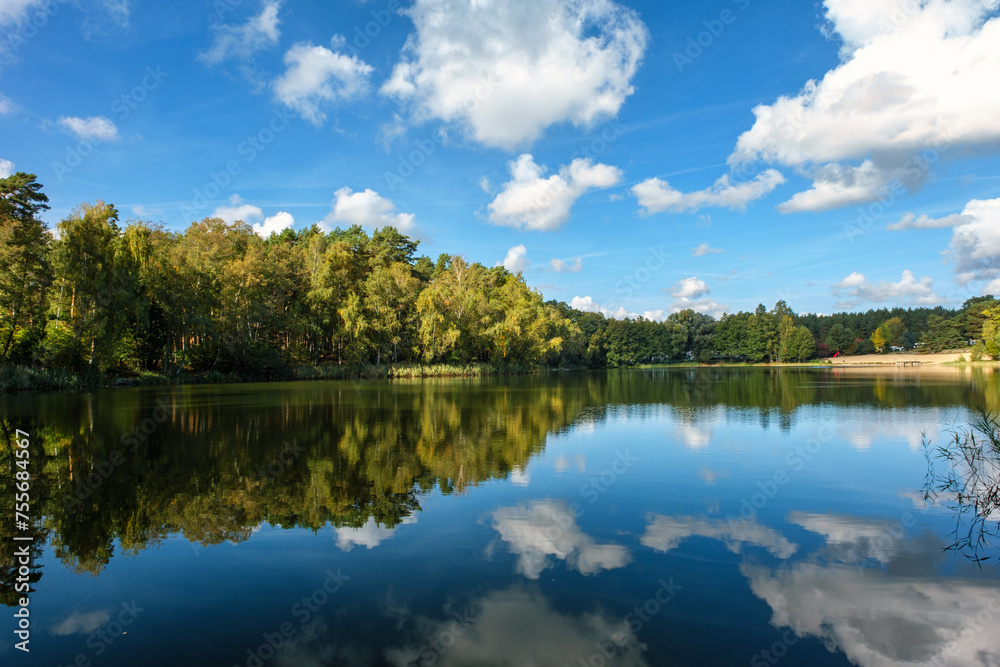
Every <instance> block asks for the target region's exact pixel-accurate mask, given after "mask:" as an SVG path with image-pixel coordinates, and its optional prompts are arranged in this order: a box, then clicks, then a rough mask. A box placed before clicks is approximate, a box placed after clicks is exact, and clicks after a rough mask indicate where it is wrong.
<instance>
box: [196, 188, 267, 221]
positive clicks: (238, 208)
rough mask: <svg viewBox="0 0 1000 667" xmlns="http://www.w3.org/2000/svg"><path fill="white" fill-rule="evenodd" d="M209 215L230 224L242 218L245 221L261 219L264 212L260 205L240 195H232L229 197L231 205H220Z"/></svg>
mask: <svg viewBox="0 0 1000 667" xmlns="http://www.w3.org/2000/svg"><path fill="white" fill-rule="evenodd" d="M209 217H211V218H219V219H220V220H223V221H225V222H228V223H229V224H233V223H234V222H236V221H238V220H242V221H243V222H254V221H255V220H260V219H261V218H262V217H264V212H263V211H262V210H260V207H259V206H254V205H252V204H247V203H246V202H244V201H243V200H242V199H241V198H240V196H239V195H232V196H231V197H230V198H229V206H220V207H218V208H217V209H215V210H214V211H212V215H211V216H209Z"/></svg>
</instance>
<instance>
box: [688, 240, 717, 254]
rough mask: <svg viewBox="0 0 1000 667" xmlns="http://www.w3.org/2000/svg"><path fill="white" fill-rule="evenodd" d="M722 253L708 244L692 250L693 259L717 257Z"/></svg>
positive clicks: (702, 244)
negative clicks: (709, 256)
mask: <svg viewBox="0 0 1000 667" xmlns="http://www.w3.org/2000/svg"><path fill="white" fill-rule="evenodd" d="M721 252H722V250H721V249H720V248H713V247H712V246H710V245H708V244H707V243H701V244H699V245H698V246H697V247H695V248H691V256H692V257H702V256H704V255H717V254H719V253H721Z"/></svg>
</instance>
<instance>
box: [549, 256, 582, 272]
mask: <svg viewBox="0 0 1000 667" xmlns="http://www.w3.org/2000/svg"><path fill="white" fill-rule="evenodd" d="M549 265H550V266H551V267H552V270H553V271H555V272H556V273H579V272H580V271H582V270H583V260H582V259H580V258H579V257H574V258H573V259H558V258H553V259H552V261H551V262H550V263H549Z"/></svg>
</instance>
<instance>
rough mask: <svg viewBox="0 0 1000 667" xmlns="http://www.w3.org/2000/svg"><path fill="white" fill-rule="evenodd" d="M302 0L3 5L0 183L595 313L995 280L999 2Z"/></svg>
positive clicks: (999, 197) (833, 298)
mask: <svg viewBox="0 0 1000 667" xmlns="http://www.w3.org/2000/svg"><path fill="white" fill-rule="evenodd" d="M322 4H323V6H320V3H305V2H300V1H297V0H213V1H208V0H203V1H199V2H195V1H180V2H172V3H148V2H138V1H137V0H100V1H98V0H94V1H92V2H86V3H84V2H82V1H80V2H78V1H77V0H0V34H3V35H4V37H3V38H0V175H6V174H7V173H8V172H10V171H12V170H17V171H27V172H32V173H35V174H37V176H38V179H39V181H40V182H41V183H42V184H43V185H44V186H45V190H46V192H47V193H48V195H49V197H50V199H51V204H52V210H51V211H49V212H47V214H46V216H45V217H46V219H47V221H48V222H49V223H50V225H52V226H53V227H54V226H55V224H56V223H57V222H58V221H59V220H60V219H61V218H63V217H65V216H66V215H67V214H68V213H69V212H70V211H71V210H72V209H73V208H74V207H75V206H76V205H78V204H79V203H81V202H85V201H94V200H97V199H102V200H104V201H107V202H111V203H113V204H115V205H116V206H117V207H118V208H119V210H120V211H121V212H122V218H123V219H129V218H142V219H147V220H151V221H156V222H162V223H163V224H165V225H166V226H167V227H169V228H172V229H183V228H184V227H186V226H187V225H188V224H190V223H191V222H192V221H194V220H198V219H201V218H203V217H207V216H212V215H217V216H220V217H223V218H227V219H235V218H240V219H245V220H246V221H247V222H250V223H253V224H255V225H257V226H258V228H259V229H260V230H261V232H260V233H262V234H266V233H268V231H270V230H272V229H280V228H281V227H283V226H287V225H293V226H294V227H296V228H304V227H308V226H309V225H312V224H314V223H321V224H323V225H325V226H327V227H333V226H341V227H346V226H349V225H350V224H353V223H358V224H362V225H364V226H366V227H368V228H369V229H371V228H374V227H375V226H382V225H385V224H394V225H396V226H398V227H400V228H401V229H402V230H403V231H405V232H407V233H410V234H411V235H413V236H415V237H419V238H420V239H421V246H420V250H421V252H422V253H426V254H428V255H430V256H432V257H436V256H437V255H438V254H439V253H442V252H449V253H451V252H457V253H461V254H464V255H465V256H466V257H467V258H468V259H470V260H473V261H479V262H483V263H484V264H487V265H494V264H497V263H506V265H507V266H508V268H511V269H513V270H521V271H523V272H524V276H525V278H526V279H527V281H528V283H529V284H530V285H531V286H533V287H535V288H537V289H539V290H540V291H541V292H542V293H543V294H544V295H545V297H546V298H554V299H559V300H562V301H566V302H568V303H573V304H574V305H576V306H578V307H581V308H584V309H590V310H602V311H604V312H606V313H617V314H618V315H619V316H621V315H626V314H644V315H646V316H647V317H653V318H662V317H664V316H666V315H667V314H669V313H670V312H674V311H676V310H679V309H682V308H686V307H692V308H695V309H696V310H699V311H701V312H706V313H709V314H712V315H719V314H721V313H722V312H723V311H728V312H734V311H737V310H749V309H752V308H753V307H755V306H756V304H757V303H760V302H763V303H765V304H767V305H768V306H770V305H772V304H773V303H774V302H776V301H777V300H779V299H784V300H786V301H787V302H788V303H789V305H790V306H791V307H792V308H793V309H794V310H796V311H797V312H832V311H834V310H840V309H866V308H869V307H879V306H883V305H884V306H890V307H891V306H894V305H903V306H910V305H937V304H945V305H958V304H960V303H961V302H962V301H964V300H965V299H967V298H969V297H971V296H975V295H978V294H981V293H1000V168H998V167H1000V161H998V153H1000V90H998V89H997V86H996V82H997V81H998V80H1000V18H998V16H997V15H998V6H1000V0H824V2H822V3H801V2H780V3H776V2H768V3H765V2H762V1H760V0H713V1H711V2H704V3H697V4H695V3H673V2H667V3H663V2H639V1H637V0H628V1H623V2H611V1H610V0H537V1H535V2H531V3H520V2H518V3H513V2H502V1H500V0H482V1H477V2H471V1H470V0H464V1H461V0H367V1H364V2H362V1H357V0H344V1H343V2H338V3H322Z"/></svg>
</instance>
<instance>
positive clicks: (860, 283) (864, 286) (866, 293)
mask: <svg viewBox="0 0 1000 667" xmlns="http://www.w3.org/2000/svg"><path fill="white" fill-rule="evenodd" d="M831 289H832V290H833V295H834V296H836V297H838V298H840V299H842V300H841V301H840V302H839V303H838V304H837V307H838V308H853V307H855V306H857V305H859V304H862V303H885V302H892V303H895V304H901V303H906V304H913V305H917V306H933V305H939V304H941V303H943V302H944V299H943V298H942V297H940V296H938V295H937V294H935V292H934V280H933V279H931V278H930V277H924V278H921V279H920V280H917V278H916V276H915V275H914V274H913V271H909V270H906V271H903V275H902V277H900V279H899V282H895V283H893V282H884V281H879V282H877V283H873V282H871V281H870V280H868V278H866V277H865V275H864V274H863V273H858V272H857V271H855V272H853V273H851V274H850V275H848V276H847V277H846V278H844V279H843V280H841V281H840V282H838V283H835V284H834V285H832V286H831Z"/></svg>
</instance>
